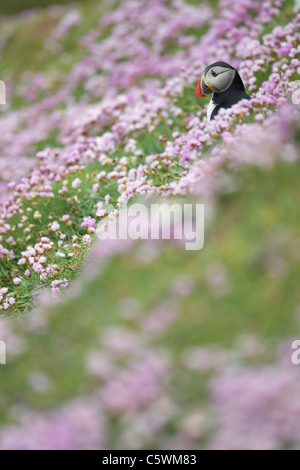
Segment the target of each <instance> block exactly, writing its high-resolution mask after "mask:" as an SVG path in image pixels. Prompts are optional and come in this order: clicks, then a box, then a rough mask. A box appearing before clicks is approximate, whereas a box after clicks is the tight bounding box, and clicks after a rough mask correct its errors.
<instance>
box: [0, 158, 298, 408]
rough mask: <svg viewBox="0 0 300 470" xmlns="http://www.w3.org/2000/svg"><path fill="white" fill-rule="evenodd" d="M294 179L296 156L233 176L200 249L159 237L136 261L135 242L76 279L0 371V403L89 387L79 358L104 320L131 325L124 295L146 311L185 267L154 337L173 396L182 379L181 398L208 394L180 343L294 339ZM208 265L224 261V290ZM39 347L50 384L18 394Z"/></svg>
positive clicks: (58, 397)
mask: <svg viewBox="0 0 300 470" xmlns="http://www.w3.org/2000/svg"><path fill="white" fill-rule="evenodd" d="M299 178H300V164H299V163H298V164H296V165H293V166H290V165H289V164H287V163H278V164H276V165H275V167H274V168H273V169H271V170H268V171H265V170H259V169H248V170H246V171H243V172H242V173H241V174H240V175H239V181H240V183H241V182H242V183H241V188H242V189H240V190H239V191H238V192H237V193H235V194H233V195H230V196H223V197H221V199H220V201H219V206H218V216H217V219H216V221H215V222H214V223H213V224H212V225H211V226H210V227H209V228H208V229H207V233H206V242H205V246H204V248H203V250H202V251H199V252H186V251H184V250H180V249H178V248H175V247H174V246H172V245H164V247H163V249H162V251H161V253H160V255H159V256H158V257H157V258H155V259H154V260H153V261H152V262H151V263H150V264H144V263H142V262H141V261H140V253H141V252H142V251H143V245H138V246H136V247H135V248H134V249H133V250H129V252H127V253H125V254H123V255H120V256H118V257H116V258H115V259H113V260H112V261H111V262H110V263H106V264H105V265H103V264H102V272H101V274H99V275H98V276H97V277H96V278H95V279H94V280H92V281H87V280H86V281H84V280H82V281H81V291H80V292H79V294H78V295H77V296H76V298H70V299H69V300H68V301H67V302H66V303H64V304H61V305H56V306H55V308H53V309H52V310H51V311H50V313H51V315H50V318H49V321H50V326H49V328H50V329H49V331H48V334H47V335H46V336H44V335H42V336H41V335H36V334H31V333H29V334H28V335H27V339H28V344H29V348H28V350H27V352H26V353H25V356H23V357H22V361H14V363H13V364H12V365H10V366H8V367H6V368H5V369H3V380H1V384H0V390H1V397H2V398H1V404H2V405H3V407H2V409H6V408H7V407H8V406H9V405H10V404H12V403H13V402H14V401H15V400H16V399H17V398H18V393H19V394H20V396H19V399H21V400H22V402H23V403H25V404H26V405H28V406H34V407H35V409H37V410H39V409H48V408H49V407H50V408H51V407H53V406H55V405H57V404H58V403H62V402H64V401H65V400H67V399H69V398H70V397H72V396H76V395H77V394H78V393H80V394H85V393H88V392H90V391H91V390H92V389H93V386H94V383H93V381H91V380H90V379H87V377H86V372H85V368H84V361H85V357H86V355H87V353H88V351H91V350H93V349H94V348H95V347H97V344H98V341H99V335H100V333H103V332H104V331H105V330H106V328H108V327H111V326H120V327H122V326H124V327H128V328H130V329H133V330H134V329H135V328H136V323H135V321H133V320H130V319H126V318H124V317H123V316H122V315H121V314H120V305H121V304H122V302H123V299H126V298H134V299H137V300H138V301H139V302H140V303H141V305H142V310H143V311H144V315H147V314H148V313H149V312H150V311H151V310H152V309H154V308H155V307H156V306H157V305H159V303H160V302H161V301H162V300H163V299H168V298H169V297H170V287H171V285H172V283H173V281H175V280H176V279H177V278H178V277H181V276H183V275H185V276H190V277H191V278H193V279H194V281H195V290H194V293H193V294H192V295H191V296H190V297H188V298H187V299H185V300H182V301H181V300H178V302H177V304H178V305H179V306H180V310H181V315H180V316H179V317H178V319H177V320H176V321H175V322H174V323H173V324H172V325H171V326H170V327H169V328H168V330H167V332H166V333H165V334H163V335H162V337H161V338H159V339H157V340H155V341H154V343H155V347H156V348H161V347H163V348H167V349H169V350H170V351H172V354H173V356H174V360H175V361H178V376H177V377H176V379H175V382H176V384H177V385H176V387H175V390H176V393H177V394H178V396H180V390H181V388H182V387H183V389H184V392H185V395H184V397H183V396H181V399H182V400H183V402H184V404H185V406H189V405H191V404H192V403H197V402H199V396H200V397H201V396H202V398H203V397H205V394H206V380H204V381H203V382H202V383H201V385H200V384H199V378H196V376H193V375H191V376H187V375H186V374H187V372H186V370H181V368H180V360H181V356H182V353H183V352H184V351H186V350H187V349H189V348H191V347H194V346H195V347H199V346H200V347H201V346H204V347H205V346H210V345H214V344H217V345H218V347H223V348H225V349H232V348H234V347H235V345H236V341H237V339H238V338H239V337H241V336H243V335H253V334H254V335H256V336H258V337H260V338H262V339H263V340H264V341H268V342H270V344H274V345H276V344H278V342H280V341H283V340H284V339H288V338H290V337H294V336H295V335H296V334H297V333H299V325H298V324H297V322H296V319H295V310H296V308H297V306H298V305H299V302H300V296H299V289H298V280H299V276H300V269H299V263H298V260H297V256H295V252H294V251H295V248H293V247H295V246H296V244H297V243H299V239H300V227H299V224H298V223H297V221H298V220H299V217H300V210H299V207H298V206H297V204H294V202H293V201H295V200H298V198H299V196H300V193H299V186H298V183H297V182H298V181H299ZM279 186H280V187H281V191H280V192H279V191H278V190H277V188H278V187H279ZM274 256H275V257H276V258H278V257H279V258H280V260H281V262H282V263H283V264H284V265H285V266H286V270H285V271H284V272H283V275H282V276H278V277H277V278H276V276H275V277H271V276H270V273H269V270H268V263H269V262H270V260H272V259H273V257H274ZM216 263H217V264H221V265H222V266H224V267H225V269H226V270H227V275H228V279H229V290H228V292H227V293H225V294H224V295H222V296H218V295H217V291H214V290H212V289H211V288H210V287H209V285H208V283H207V274H206V273H207V270H208V268H210V267H211V266H212V265H215V264H216ZM125 273H126V274H125ZM17 324H18V321H16V326H17ZM37 355H38V357H39V361H38V367H39V370H47V374H48V375H49V376H50V378H52V379H53V380H54V381H55V383H56V387H55V388H54V390H53V391H52V392H49V393H47V394H45V395H37V394H34V393H33V392H30V393H28V394H27V393H26V392H23V390H26V385H25V384H26V381H27V376H28V373H29V371H32V364H34V363H35V360H36V359H35V358H36V356H37ZM195 380H196V382H195ZM195 387H196V389H195ZM196 390H197V393H195V392H196ZM12 391H14V393H13V394H12ZM16 391H17V395H16Z"/></svg>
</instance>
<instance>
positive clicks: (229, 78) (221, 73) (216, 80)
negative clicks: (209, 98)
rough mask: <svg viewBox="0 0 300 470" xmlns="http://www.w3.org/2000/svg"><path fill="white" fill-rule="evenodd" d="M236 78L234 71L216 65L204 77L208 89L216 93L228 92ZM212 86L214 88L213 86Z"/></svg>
mask: <svg viewBox="0 0 300 470" xmlns="http://www.w3.org/2000/svg"><path fill="white" fill-rule="evenodd" d="M234 76H235V70H234V69H228V68H225V67H221V66H220V65H216V66H215V67H211V68H210V69H209V70H208V71H207V72H206V74H205V75H204V80H205V82H206V84H207V85H208V87H209V88H210V89H212V90H213V91H214V92H215V93H221V92H222V91H225V90H227V88H229V87H230V85H231V84H232V82H233V79H234ZM211 85H212V86H211Z"/></svg>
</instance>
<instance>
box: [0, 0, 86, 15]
mask: <svg viewBox="0 0 300 470" xmlns="http://www.w3.org/2000/svg"><path fill="white" fill-rule="evenodd" d="M81 1H82V3H83V2H84V0H81ZM77 2H78V0H77ZM67 3H75V2H74V1H72V0H1V5H0V14H4V15H11V14H14V13H19V12H21V11H24V10H29V9H31V8H37V7H38V8H40V7H47V6H49V5H56V4H57V5H64V4H67ZM79 3H80V0H79Z"/></svg>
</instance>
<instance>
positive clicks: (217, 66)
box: [196, 62, 251, 121]
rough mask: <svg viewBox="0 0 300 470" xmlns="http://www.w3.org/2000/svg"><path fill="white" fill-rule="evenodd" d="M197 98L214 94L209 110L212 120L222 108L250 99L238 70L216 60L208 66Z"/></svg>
mask: <svg viewBox="0 0 300 470" xmlns="http://www.w3.org/2000/svg"><path fill="white" fill-rule="evenodd" d="M196 95H197V98H198V99H199V98H205V97H207V96H210V95H213V96H212V99H211V101H210V103H209V106H208V110H207V118H208V119H209V120H210V121H212V120H213V119H214V118H215V117H216V116H217V114H218V112H219V111H220V109H221V108H225V109H228V108H231V106H233V105H234V104H236V103H238V102H239V101H241V100H250V99H251V97H250V96H249V95H248V94H247V93H246V91H245V87H244V84H243V82H242V79H241V77H240V75H239V73H238V71H237V70H236V69H235V68H233V67H232V66H231V65H230V64H227V63H226V62H214V63H213V64H211V65H209V66H208V67H206V69H205V70H204V74H203V75H202V77H201V79H200V81H199V83H198V86H197V90H196Z"/></svg>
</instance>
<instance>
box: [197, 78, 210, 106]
mask: <svg viewBox="0 0 300 470" xmlns="http://www.w3.org/2000/svg"><path fill="white" fill-rule="evenodd" d="M212 88H213V85H207V84H206V82H205V80H204V75H202V77H201V78H200V80H199V83H198V85H197V90H196V96H197V98H198V100H199V99H200V98H206V97H207V96H209V95H211V94H212V93H213V89H212Z"/></svg>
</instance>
